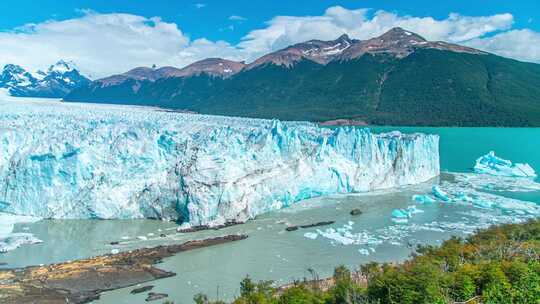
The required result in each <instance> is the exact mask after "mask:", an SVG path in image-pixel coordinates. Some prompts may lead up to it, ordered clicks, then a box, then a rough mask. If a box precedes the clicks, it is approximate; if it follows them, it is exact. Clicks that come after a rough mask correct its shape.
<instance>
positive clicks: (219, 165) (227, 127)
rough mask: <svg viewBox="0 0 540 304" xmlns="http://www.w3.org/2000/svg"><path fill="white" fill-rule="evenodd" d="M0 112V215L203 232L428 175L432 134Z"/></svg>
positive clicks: (136, 114)
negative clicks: (172, 225) (156, 221)
mask: <svg viewBox="0 0 540 304" xmlns="http://www.w3.org/2000/svg"><path fill="white" fill-rule="evenodd" d="M0 107H2V111H1V112H0V123H1V124H0V211H3V212H9V213H14V214H21V215H32V216H39V217H44V218H103V219H115V218H162V219H175V220H179V221H181V222H185V223H189V224H192V225H204V224H210V225H213V224H221V223H224V222H227V221H245V220H247V219H249V218H253V217H254V216H256V215H257V214H261V213H263V212H266V211H269V210H273V209H278V208H282V207H285V206H288V205H290V204H292V203H294V202H297V201H300V200H303V199H306V198H310V197H315V196H320V195H324V194H333V193H349V192H363V191H370V190H374V189H384V188H390V187H399V186H403V185H408V184H415V183H419V182H424V181H427V180H429V179H431V178H433V177H435V176H437V175H438V174H439V151H438V142H439V138H438V136H436V135H424V134H412V135H404V134H401V133H399V132H393V133H387V134H379V135H376V134H373V133H370V131H369V130H367V129H358V128H337V129H328V128H319V127H318V126H316V125H315V124H311V123H300V122H289V123H284V122H279V121H271V120H259V119H242V118H231V117H216V116H204V115H192V114H182V113H170V112H164V111H160V110H157V109H148V108H138V107H123V106H103V105H89V104H64V103H59V102H43V103H39V102H4V103H2V102H1V101H0Z"/></svg>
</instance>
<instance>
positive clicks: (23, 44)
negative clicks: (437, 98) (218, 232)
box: [0, 6, 540, 77]
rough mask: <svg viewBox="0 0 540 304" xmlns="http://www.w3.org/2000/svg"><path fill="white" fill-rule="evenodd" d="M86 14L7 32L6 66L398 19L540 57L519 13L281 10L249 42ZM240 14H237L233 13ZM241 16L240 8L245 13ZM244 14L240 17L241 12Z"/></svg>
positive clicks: (170, 58)
mask: <svg viewBox="0 0 540 304" xmlns="http://www.w3.org/2000/svg"><path fill="white" fill-rule="evenodd" d="M81 13H82V14H83V15H82V16H81V17H79V18H73V19H68V20H64V21H55V20H51V21H46V22H43V23H38V24H27V25H24V26H23V27H19V28H16V29H13V30H12V31H9V32H0V45H1V46H2V47H0V66H1V65H4V64H6V63H15V64H20V65H22V66H23V67H25V68H28V69H31V70H35V69H45V68H46V67H47V66H48V65H50V64H52V63H54V62H56V61H57V60H58V59H65V60H73V61H75V62H76V63H77V65H78V66H79V67H81V69H82V71H83V72H85V73H87V74H90V75H93V76H94V77H102V76H106V75H110V74H113V73H120V72H124V71H126V70H129V69H131V68H133V67H136V66H151V65H152V64H156V65H158V66H163V65H173V66H178V67H181V66H185V65H187V64H189V63H192V62H193V61H195V60H200V59H203V58H207V57H223V58H228V59H233V60H246V61H251V60H254V59H255V58H257V57H258V56H261V55H263V54H265V53H267V52H270V51H274V50H277V49H280V48H283V47H286V46H288V45H290V44H293V43H298V42H303V41H306V40H309V39H326V40H329V39H335V38H337V37H338V36H339V35H341V34H344V33H347V34H349V35H350V36H351V37H353V38H357V39H368V38H371V37H374V36H377V35H380V34H382V33H384V32H385V31H387V30H389V29H390V28H392V27H395V26H401V27H403V28H406V29H408V30H410V31H413V32H417V33H419V34H420V35H422V36H424V37H426V38H427V39H430V40H444V41H449V42H455V43H461V44H466V45H470V46H473V47H477V48H480V49H483V50H486V51H489V52H494V53H497V54H500V55H503V56H509V57H513V58H517V59H522V60H528V61H536V62H540V52H539V51H538V47H539V46H540V42H539V35H540V33H538V32H534V31H532V30H526V29H525V30H514V29H512V24H513V21H514V20H513V16H512V15H511V14H498V15H492V16H478V17H471V16H463V15H459V14H450V15H449V16H448V17H447V18H445V19H434V18H432V17H414V16H404V15H398V14H396V13H391V12H387V11H376V12H374V13H373V14H370V11H369V10H368V9H353V10H350V9H345V8H343V7H340V6H334V7H330V8H328V9H327V10H326V11H325V13H324V14H323V15H320V16H276V17H274V18H272V19H271V20H269V21H268V22H267V23H266V25H265V26H264V27H263V28H261V29H255V30H252V31H250V32H249V33H248V34H246V35H245V37H243V38H242V40H241V42H240V43H239V44H236V45H232V44H230V43H228V42H226V41H210V40H208V39H204V38H202V39H196V40H190V39H189V37H187V36H186V35H185V34H184V33H183V32H182V30H181V29H180V28H178V26H177V25H176V24H175V23H169V22H165V21H163V20H161V19H160V18H158V17H152V18H147V17H142V16H137V15H130V14H99V13H97V12H94V11H89V10H84V11H81ZM231 17H233V16H231ZM237 17H240V16H237ZM234 19H236V18H234Z"/></svg>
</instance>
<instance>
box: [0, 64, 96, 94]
mask: <svg viewBox="0 0 540 304" xmlns="http://www.w3.org/2000/svg"><path fill="white" fill-rule="evenodd" d="M90 82H91V81H90V79H88V78H86V77H85V76H83V75H81V74H80V73H79V71H78V70H77V69H76V68H75V66H74V64H73V63H72V62H66V61H63V60H60V61H58V62H57V63H55V64H53V65H51V66H50V67H49V68H48V69H47V71H46V72H43V71H37V72H35V73H31V72H28V71H26V70H25V69H23V68H22V67H20V66H18V65H14V64H6V65H5V66H4V68H3V70H2V73H1V74H0V88H3V89H7V90H8V92H9V93H10V95H12V96H20V97H53V98H62V97H64V96H65V95H66V94H67V93H69V92H70V91H72V90H73V89H75V88H78V87H81V86H86V85H88V84H90Z"/></svg>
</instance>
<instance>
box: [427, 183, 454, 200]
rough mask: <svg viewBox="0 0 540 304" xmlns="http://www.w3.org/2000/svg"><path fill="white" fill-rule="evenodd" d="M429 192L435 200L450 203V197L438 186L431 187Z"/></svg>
mask: <svg viewBox="0 0 540 304" xmlns="http://www.w3.org/2000/svg"><path fill="white" fill-rule="evenodd" d="M431 192H432V193H433V195H434V196H435V197H436V198H438V199H440V200H442V201H443V202H449V201H450V197H449V196H448V193H446V192H445V191H444V190H442V189H441V187H440V186H438V185H433V187H432V188H431Z"/></svg>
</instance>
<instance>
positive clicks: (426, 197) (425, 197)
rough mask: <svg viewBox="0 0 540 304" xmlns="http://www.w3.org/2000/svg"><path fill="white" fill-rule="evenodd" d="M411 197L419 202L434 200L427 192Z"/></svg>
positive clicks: (425, 202)
mask: <svg viewBox="0 0 540 304" xmlns="http://www.w3.org/2000/svg"><path fill="white" fill-rule="evenodd" d="M412 199H413V201H415V202H417V203H419V204H431V203H434V202H435V200H434V199H433V198H432V197H431V196H429V195H427V194H424V195H420V194H416V195H413V197H412Z"/></svg>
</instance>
